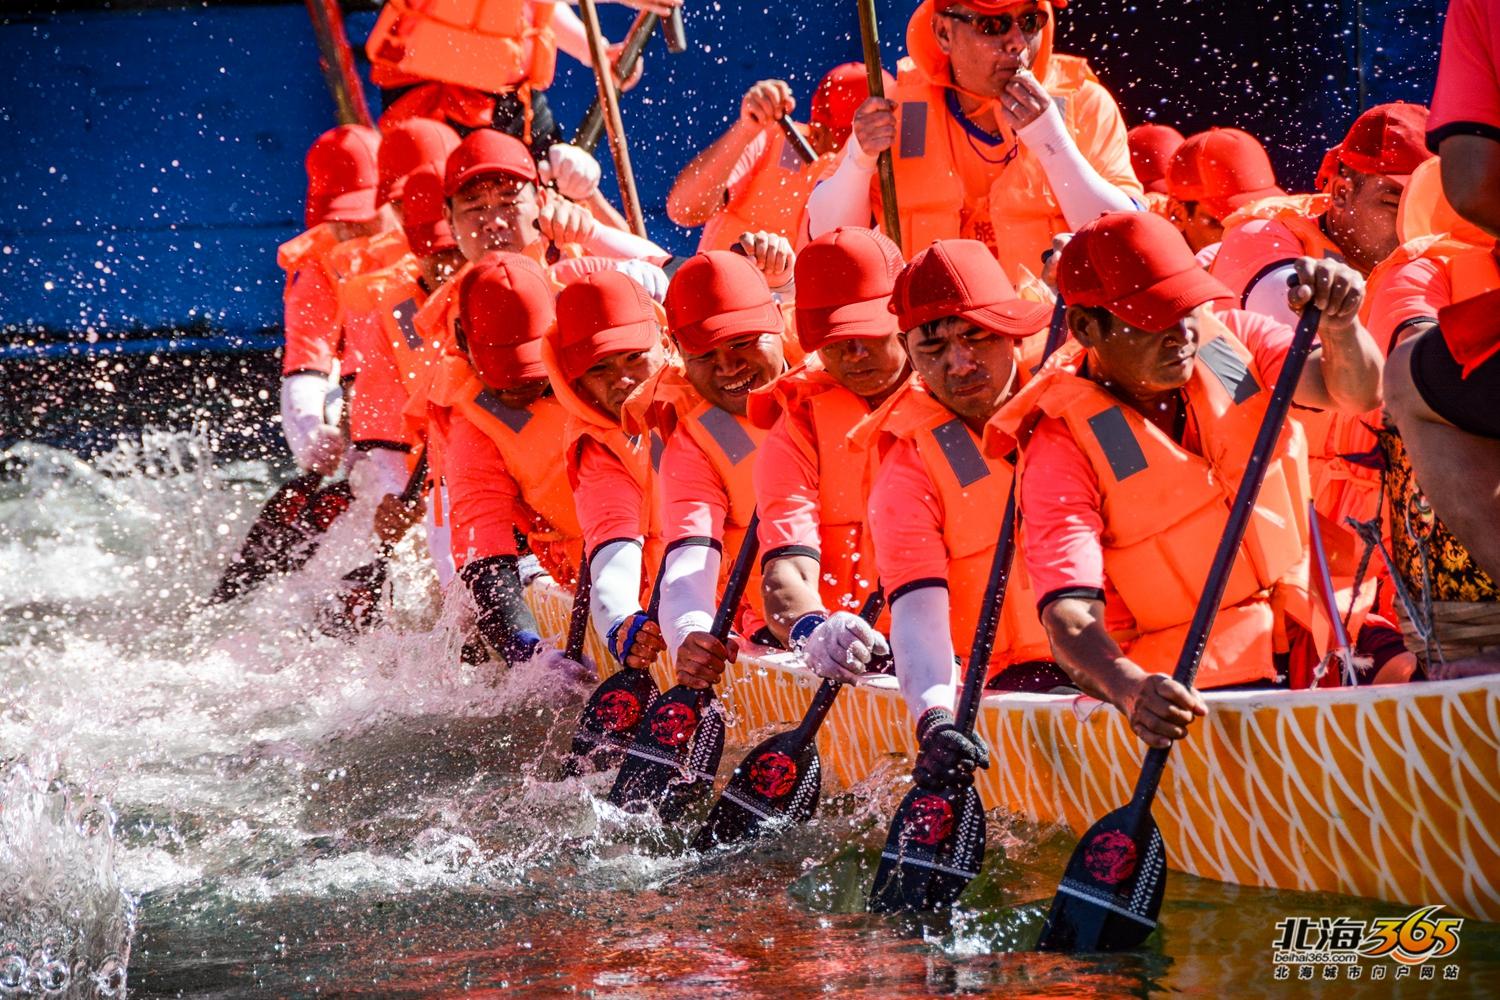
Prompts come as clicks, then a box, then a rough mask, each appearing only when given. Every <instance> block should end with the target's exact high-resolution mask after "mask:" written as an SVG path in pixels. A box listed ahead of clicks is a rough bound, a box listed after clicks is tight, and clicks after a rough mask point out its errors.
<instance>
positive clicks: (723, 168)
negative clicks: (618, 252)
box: [667, 118, 761, 226]
mask: <svg viewBox="0 0 1500 1000" xmlns="http://www.w3.org/2000/svg"><path fill="white" fill-rule="evenodd" d="M760 131H761V129H760V126H759V125H756V124H754V123H753V122H748V121H746V120H745V119H743V118H737V119H735V122H734V124H733V125H731V126H729V130H728V131H727V132H725V133H724V134H723V135H721V136H719V137H718V138H717V139H715V140H714V141H713V142H711V143H709V145H708V148H707V149H705V150H703V152H701V153H699V154H698V155H697V156H695V157H693V159H692V162H690V163H689V164H688V165H687V166H685V167H683V168H682V173H680V174H678V175H677V180H676V182H675V183H673V185H672V190H671V191H670V192H668V193H667V216H668V217H669V218H670V219H671V220H672V221H673V222H675V223H677V224H678V225H679V226H701V225H703V224H704V223H705V222H707V221H708V220H709V219H710V218H711V217H712V216H713V214H714V213H715V212H717V211H718V210H719V208H720V206H722V205H723V204H724V192H725V191H727V190H728V189H729V179H730V176H731V175H732V174H733V173H734V165H735V164H736V163H738V162H739V158H740V154H741V153H743V152H744V151H745V147H746V146H748V145H750V143H751V142H753V141H754V140H755V137H756V136H757V135H759V134H760Z"/></svg>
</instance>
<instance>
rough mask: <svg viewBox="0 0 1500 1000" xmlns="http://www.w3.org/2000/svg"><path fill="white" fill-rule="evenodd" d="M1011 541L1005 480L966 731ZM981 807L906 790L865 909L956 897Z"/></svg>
mask: <svg viewBox="0 0 1500 1000" xmlns="http://www.w3.org/2000/svg"><path fill="white" fill-rule="evenodd" d="M1065 312H1066V307H1065V306H1064V305H1063V301H1062V298H1061V297H1059V298H1058V300H1057V303H1056V304H1055V305H1054V306H1053V308H1052V322H1051V325H1050V326H1049V327H1048V328H1047V343H1046V346H1045V347H1044V348H1043V351H1042V358H1043V361H1044V362H1045V360H1046V359H1047V358H1048V357H1051V355H1052V353H1053V352H1054V351H1056V350H1057V349H1058V348H1059V347H1061V346H1062V342H1063V339H1064V338H1065V337H1066V335H1067V325H1066V323H1065V322H1064V316H1065ZM1015 541H1016V487H1015V480H1014V479H1012V481H1011V488H1010V496H1009V498H1007V500H1006V501H1005V514H1004V516H1003V517H1002V518H1001V520H1000V538H999V540H998V541H997V542H996V543H995V555H994V558H993V559H992V560H991V561H990V576H989V580H988V581H987V582H986V583H985V588H984V600H983V601H982V602H981V603H980V606H979V622H978V624H977V625H976V626H975V628H974V642H973V644H972V645H971V646H970V647H969V666H968V670H967V671H966V672H965V673H964V683H963V689H962V692H961V693H960V695H959V699H958V711H957V712H955V713H954V721H955V724H956V725H957V727H958V729H959V731H960V732H962V733H964V734H965V735H966V736H973V735H974V724H975V722H977V721H978V718H979V701H980V699H981V698H982V697H983V696H984V681H985V677H986V676H987V675H988V674H989V668H990V653H991V652H992V651H993V649H994V645H995V632H996V631H997V630H998V628H999V625H1000V608H1001V607H1002V606H1003V605H1004V603H1005V591H1006V588H1007V586H1008V585H1009V583H1010V569H1011V563H1012V562H1013V561H1014V556H1015V549H1016V545H1015ZM984 840H985V830H984V805H983V803H981V802H980V801H979V793H978V792H976V791H975V790H974V786H973V785H972V784H970V785H968V786H967V787H964V788H944V789H927V788H923V787H921V786H920V785H918V786H916V787H914V788H912V790H911V791H910V792H908V793H907V794H906V798H904V799H902V800H901V805H900V806H899V807H898V808H897V809H896V815H895V816H893V817H892V818H891V829H890V833H889V834H888V835H887V836H886V840H885V849H884V850H883V851H882V852H881V855H880V867H879V868H877V869H876V870H875V884H874V886H873V888H871V890H870V909H871V910H872V911H873V912H875V913H895V912H897V911H928V910H935V909H938V908H939V907H943V906H949V905H951V904H952V903H953V901H954V900H956V899H958V897H959V894H960V893H962V892H963V891H964V889H965V888H966V887H967V886H968V884H969V883H970V882H972V881H973V880H974V877H975V876H977V875H978V874H979V868H980V866H981V865H982V864H983V863H984Z"/></svg>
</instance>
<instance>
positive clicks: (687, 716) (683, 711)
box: [609, 511, 760, 823]
mask: <svg viewBox="0 0 1500 1000" xmlns="http://www.w3.org/2000/svg"><path fill="white" fill-rule="evenodd" d="M759 527H760V513H759V512H758V511H757V512H756V513H754V514H752V515H751V516H750V524H749V525H748V526H747V527H746V528H745V540H744V542H743V543H741V545H740V551H739V555H738V556H736V557H735V560H734V569H733V570H732V571H731V572H730V574H729V581H728V582H727V583H726V584H725V585H724V596H723V597H722V598H721V599H720V601H719V609H718V612H717V613H716V614H715V615H714V622H713V626H712V628H711V629H710V630H709V634H710V635H712V636H713V637H714V638H715V639H717V640H719V641H720V642H725V641H726V640H728V638H729V629H730V626H731V625H733V624H734V615H735V612H736V611H737V610H739V606H740V601H741V600H742V599H743V598H744V596H745V585H746V583H748V582H749V579H750V572H751V570H752V569H753V568H754V566H755V560H756V557H757V556H758V555H759V554H760V538H759V537H758V534H757V532H758V529H759ZM663 572H665V568H663ZM723 756H724V714H723V712H722V710H720V709H719V708H718V706H716V705H715V704H714V691H713V688H704V689H702V690H699V689H697V688H690V687H685V686H684V685H681V684H678V685H677V686H676V687H673V688H672V689H670V690H668V691H667V692H666V693H665V694H663V695H662V696H661V697H659V698H657V699H656V700H655V701H653V702H652V703H651V707H650V709H648V710H647V712H646V719H645V722H644V723H643V724H642V725H641V727H640V729H639V731H638V732H637V733H636V737H635V742H634V743H632V744H631V745H630V749H629V750H627V751H626V756H625V761H624V763H622V764H621V765H620V773H619V774H618V775H617V776H616V777H615V784H614V787H613V788H611V789H610V790H609V801H610V802H612V803H614V804H615V805H617V806H624V807H626V808H633V807H634V808H639V807H643V806H651V805H654V806H656V810H657V812H658V813H659V814H660V815H661V818H662V819H663V820H665V821H667V822H669V823H670V822H672V821H673V820H675V819H677V818H678V817H679V816H681V815H682V814H683V813H684V812H686V811H687V810H688V808H690V807H691V806H692V805H693V803H695V802H697V801H698V800H699V799H701V798H703V796H705V795H707V794H708V793H709V791H710V790H712V789H713V786H714V776H715V775H716V774H717V773H718V770H719V759H720V758H721V757H723Z"/></svg>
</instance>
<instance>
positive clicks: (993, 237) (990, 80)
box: [807, 0, 1145, 287]
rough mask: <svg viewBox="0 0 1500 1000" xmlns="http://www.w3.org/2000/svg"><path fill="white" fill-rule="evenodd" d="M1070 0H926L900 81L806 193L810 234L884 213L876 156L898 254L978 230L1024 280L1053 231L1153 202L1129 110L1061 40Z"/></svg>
mask: <svg viewBox="0 0 1500 1000" xmlns="http://www.w3.org/2000/svg"><path fill="white" fill-rule="evenodd" d="M1066 6H1067V3H1066V0H1025V2H1017V0H966V2H962V3H960V2H958V0H924V2H923V3H922V4H921V5H920V6H919V7H917V9H916V12H915V13H913V14H912V16H911V21H910V23H909V25H908V27H907V32H906V44H907V52H908V55H907V57H906V58H905V59H903V60H901V64H900V67H899V72H898V74H897V78H896V89H895V90H894V91H893V92H892V93H890V94H889V95H888V96H887V97H886V98H883V99H877V98H870V99H869V100H867V101H866V102H865V103H864V104H863V105H862V106H861V107H860V109H859V111H858V112H857V113H856V114H855V116H854V137H853V139H852V140H851V141H850V143H849V144H848V145H847V146H846V147H845V149H844V152H843V159H842V162H841V163H840V164H839V167H838V169H837V170H836V171H835V172H834V173H833V175H832V176H831V177H829V179H828V180H826V181H824V182H823V183H821V184H819V185H818V187H817V188H816V189H815V190H814V191H813V193H812V195H811V196H810V197H809V199H808V205H807V211H808V219H809V223H810V233H811V235H812V236H819V235H821V234H823V233H826V232H828V231H829V230H831V229H835V228H837V227H839V226H868V225H870V224H871V219H878V218H881V212H880V207H879V203H878V201H879V195H878V184H877V183H876V179H875V169H876V155H877V154H878V153H880V152H881V151H883V150H886V149H889V150H890V151H891V155H892V157H893V164H894V167H895V175H896V201H897V204H898V206H899V209H900V224H901V239H902V244H901V248H902V252H903V253H904V254H905V255H906V256H907V257H908V258H910V257H911V255H912V254H914V253H915V252H916V251H918V250H921V249H924V248H925V247H926V246H927V245H928V244H930V243H931V242H932V241H933V240H936V239H950V238H954V237H965V238H969V239H977V240H979V241H980V242H982V243H984V244H985V245H987V246H988V247H989V248H990V251H991V252H992V253H994V254H995V256H996V257H997V258H998V259H999V261H1000V263H1001V264H1002V265H1003V267H1004V269H1005V272H1006V274H1007V276H1008V277H1009V278H1010V280H1011V283H1012V285H1015V286H1017V287H1022V286H1024V285H1026V284H1027V282H1026V280H1025V279H1026V277H1027V276H1028V275H1031V274H1034V273H1035V271H1036V270H1037V265H1036V262H1037V260H1038V259H1039V258H1040V257H1041V254H1042V253H1043V251H1045V250H1047V249H1048V247H1049V246H1050V245H1051V243H1052V237H1053V236H1054V235H1056V234H1058V233H1062V232H1066V231H1070V230H1073V229H1076V228H1078V227H1079V226H1082V225H1083V224H1084V223H1086V222H1088V221H1089V220H1091V219H1094V218H1096V217H1097V216H1099V215H1100V214H1101V213H1104V212H1110V211H1117V210H1128V209H1132V208H1139V207H1144V205H1145V199H1144V197H1143V192H1142V191H1141V186H1140V182H1139V181H1137V180H1136V177H1135V174H1134V173H1133V172H1132V171H1131V169H1130V149H1129V145H1128V144H1127V142H1126V138H1125V122H1124V120H1123V119H1122V118H1121V117H1120V109H1119V107H1118V106H1117V105H1116V104H1115V100H1114V98H1113V97H1111V96H1110V94H1109V92H1108V91H1107V90H1105V89H1104V86H1103V84H1101V83H1100V82H1099V81H1098V79H1097V78H1095V76H1094V74H1093V71H1092V70H1090V69H1089V67H1088V63H1086V62H1085V61H1084V60H1083V59H1081V58H1079V57H1078V56H1070V55H1062V54H1059V53H1055V52H1053V50H1052V39H1053V33H1054V31H1055V29H1056V23H1055V22H1056V19H1057V16H1058V12H1059V11H1060V10H1061V9H1062V8H1064V7H1066Z"/></svg>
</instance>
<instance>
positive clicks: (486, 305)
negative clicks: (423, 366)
mask: <svg viewBox="0 0 1500 1000" xmlns="http://www.w3.org/2000/svg"><path fill="white" fill-rule="evenodd" d="M556 319H557V312H556V306H555V304H554V301H553V295H552V283H551V281H549V280H548V278H547V275H546V273H545V272H544V271H543V270H542V269H541V266H540V265H538V264H537V263H536V261H534V260H532V259H531V258H530V257H526V256H523V255H521V254H518V253H504V252H500V251H497V252H494V253H488V254H485V255H484V256H483V257H481V258H480V259H479V260H478V261H477V262H475V264H474V266H473V267H471V268H469V269H468V270H467V271H466V272H465V273H464V276H463V277H462V278H460V279H459V285H458V321H459V324H460V328H461V330H462V333H463V342H464V347H465V349H466V350H467V351H468V354H469V360H470V361H471V362H473V365H474V371H475V372H476V373H477V374H478V375H479V380H480V381H481V382H483V383H484V384H485V386H486V387H487V388H489V389H494V390H496V391H497V392H502V391H504V390H506V389H513V388H515V387H516V386H518V385H520V384H521V383H523V382H529V381H533V380H535V379H541V378H546V377H547V368H546V366H545V365H544V364H543V363H542V337H543V336H544V335H545V334H546V332H547V329H548V328H549V327H551V326H552V324H553V323H554V322H555V321H556Z"/></svg>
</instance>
